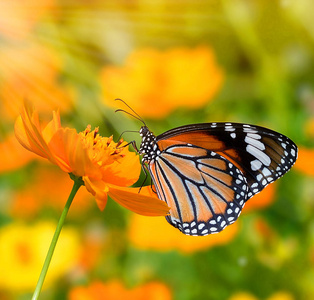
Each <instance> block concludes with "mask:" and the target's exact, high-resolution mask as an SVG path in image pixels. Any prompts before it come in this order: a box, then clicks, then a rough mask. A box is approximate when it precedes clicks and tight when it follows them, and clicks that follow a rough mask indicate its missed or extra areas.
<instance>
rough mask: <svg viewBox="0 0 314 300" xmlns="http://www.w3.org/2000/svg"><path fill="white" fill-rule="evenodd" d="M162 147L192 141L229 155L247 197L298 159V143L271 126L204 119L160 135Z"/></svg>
mask: <svg viewBox="0 0 314 300" xmlns="http://www.w3.org/2000/svg"><path fill="white" fill-rule="evenodd" d="M157 142H158V146H159V149H160V150H161V151H164V150H167V149H168V148H169V147H171V146H173V145H178V144H182V145H184V144H186V143H189V144H192V145H195V146H199V147H202V148H205V149H208V150H209V151H214V152H216V153H217V154H219V155H221V156H223V157H225V158H226V159H228V160H229V161H230V162H231V163H232V164H234V165H235V166H236V167H237V168H238V169H240V170H241V172H242V173H243V175H244V176H245V178H246V180H247V184H248V186H249V192H248V198H250V197H252V196H253V195H255V194H257V193H258V192H260V191H261V190H262V189H263V188H264V187H266V186H267V185H268V184H269V183H271V182H273V181H275V180H276V179H278V178H279V177H281V176H282V175H284V174H285V173H286V172H287V171H288V170H290V168H291V167H292V166H293V164H294V163H295V161H296V159H297V152H298V149H297V146H296V145H295V144H294V142H292V141H291V140H290V139H289V138H287V137H286V136H284V135H282V134H280V133H278V132H275V131H272V130H270V129H267V128H264V127H260V126H254V125H248V124H240V123H203V124H194V125H186V126H182V127H178V128H175V129H172V130H169V131H167V132H165V133H163V134H161V135H159V136H157Z"/></svg>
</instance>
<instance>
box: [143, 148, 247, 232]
mask: <svg viewBox="0 0 314 300" xmlns="http://www.w3.org/2000/svg"><path fill="white" fill-rule="evenodd" d="M148 169H149V171H150V174H151V177H152V180H153V182H154V185H155V188H156V191H157V195H158V197H159V198H160V199H162V200H164V201H165V202H166V203H167V204H168V206H169V207H170V208H171V209H170V215H169V216H167V217H166V219H167V221H168V222H169V223H170V224H172V225H173V226H174V227H176V228H178V229H179V230H180V231H182V232H183V233H185V234H188V235H207V234H210V233H217V232H219V231H221V230H223V229H224V228H225V227H226V226H227V225H229V224H231V223H233V222H234V221H235V220H236V219H237V218H238V216H239V214H240V213H241V210H242V207H243V205H244V203H245V201H246V200H247V197H248V189H249V187H248V185H247V181H246V178H245V177H244V175H243V173H242V172H241V170H240V169H239V168H237V167H236V166H235V165H234V164H233V163H231V162H230V161H228V160H227V159H226V158H225V157H223V156H221V155H219V154H217V153H215V152H213V151H210V150H207V149H204V148H202V147H198V146H195V145H192V144H189V145H172V146H169V147H168V148H167V149H165V150H164V151H163V152H162V153H161V154H160V155H159V156H158V158H157V159H156V160H155V162H154V163H150V164H149V165H148Z"/></svg>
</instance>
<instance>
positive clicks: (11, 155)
mask: <svg viewBox="0 0 314 300" xmlns="http://www.w3.org/2000/svg"><path fill="white" fill-rule="evenodd" d="M0 153H1V155H0V173H3V172H9V171H13V170H16V169H18V168H20V167H22V166H24V165H26V164H27V163H28V162H30V161H31V160H32V159H33V158H34V155H33V154H32V153H25V151H23V149H22V148H21V145H20V144H19V143H18V141H17V140H16V138H15V136H14V133H13V132H12V134H10V135H7V136H6V137H5V138H4V139H3V140H0Z"/></svg>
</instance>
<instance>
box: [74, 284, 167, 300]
mask: <svg viewBox="0 0 314 300" xmlns="http://www.w3.org/2000/svg"><path fill="white" fill-rule="evenodd" d="M105 299H106V300H113V299H128V300H144V299H145V300H159V299H163V300H170V299H172V295H171V291H170V290H169V288H168V287H167V286H166V285H164V284H163V283H160V282H150V283H146V284H144V285H142V286H138V287H135V288H133V289H126V288H125V287H124V285H123V284H122V283H121V282H120V281H118V280H112V281H109V282H107V283H102V282H94V283H92V284H90V285H89V286H88V287H76V288H74V289H72V290H71V292H70V294H69V300H105Z"/></svg>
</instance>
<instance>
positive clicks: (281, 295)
mask: <svg viewBox="0 0 314 300" xmlns="http://www.w3.org/2000/svg"><path fill="white" fill-rule="evenodd" d="M294 299H295V298H294V296H293V295H291V294H290V293H288V292H285V291H279V292H276V293H274V294H272V295H271V296H270V297H268V298H267V300H294Z"/></svg>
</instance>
